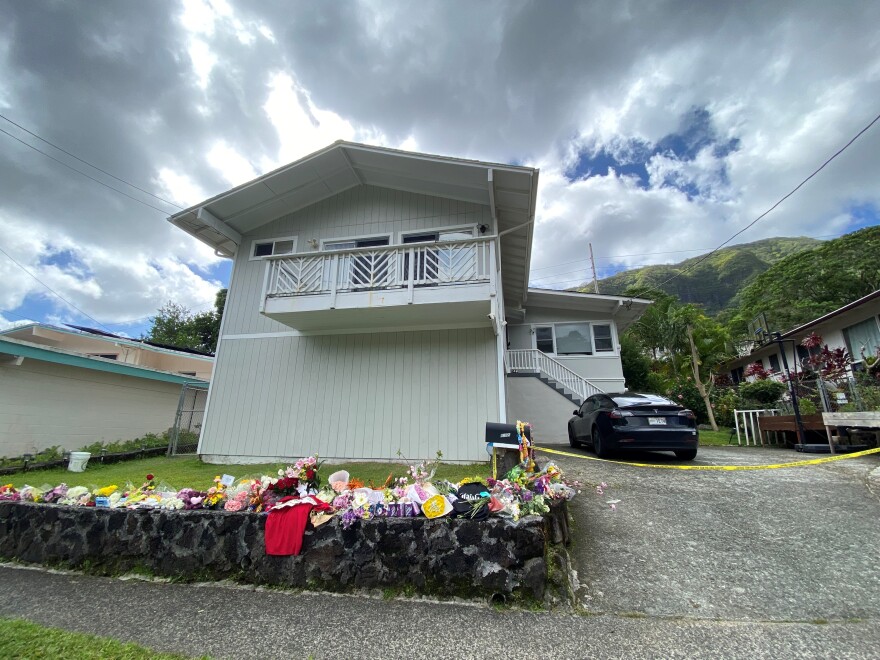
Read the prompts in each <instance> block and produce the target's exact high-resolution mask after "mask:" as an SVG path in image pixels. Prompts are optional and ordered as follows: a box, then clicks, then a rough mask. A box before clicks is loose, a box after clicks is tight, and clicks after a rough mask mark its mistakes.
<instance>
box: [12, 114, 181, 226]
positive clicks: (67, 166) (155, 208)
mask: <svg viewBox="0 0 880 660" xmlns="http://www.w3.org/2000/svg"><path fill="white" fill-rule="evenodd" d="M0 133H4V134H6V135H8V136H9V137H11V138H12V139H13V140H16V141H17V142H21V143H22V144H23V145H24V146H26V147H28V148H30V149H33V150H34V151H36V152H37V153H41V154H43V155H44V156H45V157H46V158H51V159H52V160H54V161H55V162H56V163H58V164H60V165H64V167H66V168H67V169H69V170H73V171H74V172H76V173H77V174H82V175H83V176H84V177H85V178H87V179H91V180H92V181H94V182H95V183H97V184H100V185H102V186H104V187H105V188H109V189H110V190H115V191H116V192H118V193H119V194H120V195H125V196H126V197H128V198H129V199H133V200H134V201H136V202H137V203H138V204H143V205H144V206H148V207H150V208H151V209H153V210H154V211H158V212H159V213H161V214H162V215H164V216H167V215H168V211H165V210H163V209H160V208H159V207H158V206H153V205H152V204H149V203H147V202H145V201H143V200H142V199H138V198H137V197H134V196H132V195H129V194H128V193H127V192H123V191H122V190H119V188H114V187H113V186H111V185H110V184H107V183H104V182H103V181H101V180H99V179H96V178H95V177H93V176H89V175H88V174H86V173H85V172H83V171H82V170H78V169H76V168H75V167H73V166H72V165H68V164H67V163H65V162H64V161H63V160H59V159H57V158H55V156H52V155H50V154H47V153H46V152H45V151H42V150H41V149H38V148H37V147H35V146H34V145H32V144H28V143H27V142H25V141H24V140H22V139H21V138H19V137H16V136H15V135H13V134H12V133H10V132H8V131H4V130H3V129H2V128H0ZM178 208H180V207H178Z"/></svg>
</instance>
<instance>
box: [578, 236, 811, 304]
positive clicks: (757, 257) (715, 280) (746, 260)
mask: <svg viewBox="0 0 880 660" xmlns="http://www.w3.org/2000/svg"><path fill="white" fill-rule="evenodd" d="M822 244H823V241H821V240H819V239H815V238H809V237H806V236H797V237H786V236H778V237H774V238H765V239H761V240H759V241H753V242H751V243H742V244H739V245H731V246H729V247H724V248H721V249H720V250H718V251H717V252H715V253H713V254H711V255H709V256H708V257H707V256H706V255H700V256H697V257H691V258H689V259H685V260H684V261H681V262H679V263H676V264H657V265H652V266H643V267H641V268H634V269H631V270H625V271H621V272H620V273H616V274H615V275H612V276H611V277H606V278H603V279H600V280H599V291H600V292H601V293H605V294H612V295H620V294H623V293H624V292H625V291H626V290H627V289H628V288H630V287H649V288H656V289H660V290H661V291H664V292H665V293H668V294H670V295H673V296H676V297H678V298H679V299H680V300H681V301H682V302H683V303H694V304H697V305H701V306H702V307H703V308H704V309H705V310H706V313H708V314H710V315H715V314H718V313H719V312H721V311H723V310H725V309H727V308H729V307H730V306H731V303H733V302H734V300H735V298H736V297H737V295H738V294H739V293H740V291H741V290H742V289H743V288H745V287H746V286H747V285H748V284H749V283H750V282H751V281H753V280H754V279H755V278H757V277H758V276H759V275H761V274H763V273H764V272H766V271H767V270H769V269H770V268H771V267H772V266H774V265H775V264H777V263H778V262H780V261H782V260H784V259H786V258H787V257H790V256H793V255H795V254H798V253H801V252H804V251H807V250H812V249H814V248H816V247H818V246H820V245H822ZM701 260H702V261H701ZM688 268H690V269H691V270H687V269H688ZM685 271H686V272H685ZM680 273H683V274H680ZM672 277H675V279H672V280H671V281H669V282H668V283H666V284H663V283H664V282H666V280H670V278H672ZM661 285H662V286H661ZM576 290H578V291H588V292H589V291H592V286H588V285H587V284H583V285H581V286H579V287H576Z"/></svg>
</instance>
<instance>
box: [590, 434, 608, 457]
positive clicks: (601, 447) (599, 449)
mask: <svg viewBox="0 0 880 660" xmlns="http://www.w3.org/2000/svg"><path fill="white" fill-rule="evenodd" d="M593 451H594V452H596V456H598V457H599V458H605V457H607V456H608V450H607V449H606V448H605V443H604V442H603V441H602V434H601V433H599V428H598V427H596V426H594V427H593Z"/></svg>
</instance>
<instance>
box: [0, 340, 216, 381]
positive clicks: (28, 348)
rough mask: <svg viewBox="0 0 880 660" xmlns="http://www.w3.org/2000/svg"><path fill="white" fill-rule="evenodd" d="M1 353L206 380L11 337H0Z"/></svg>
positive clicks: (112, 370)
mask: <svg viewBox="0 0 880 660" xmlns="http://www.w3.org/2000/svg"><path fill="white" fill-rule="evenodd" d="M0 354H6V355H13V356H16V357H23V358H25V359H30V360H40V361H42V362H52V363H54V364H63V365H66V366H69V367H79V368H81V369H91V370H93V371H104V372H107V373H111V374H119V375H122V376H131V377H133V378H145V379H147V380H159V381H163V382H166V383H178V384H180V385H183V384H185V383H207V382H208V381H206V380H204V379H202V378H195V377H194V376H182V375H180V374H173V373H171V372H169V371H159V370H158V369H150V368H149V367H140V366H137V365H134V364H126V363H124V362H117V361H116V360H107V359H105V358H100V357H92V356H87V355H79V354H78V353H70V352H68V351H63V350H61V349H58V348H51V347H49V346H41V345H40V344H33V343H31V342H27V341H21V340H20V339H11V338H9V337H0Z"/></svg>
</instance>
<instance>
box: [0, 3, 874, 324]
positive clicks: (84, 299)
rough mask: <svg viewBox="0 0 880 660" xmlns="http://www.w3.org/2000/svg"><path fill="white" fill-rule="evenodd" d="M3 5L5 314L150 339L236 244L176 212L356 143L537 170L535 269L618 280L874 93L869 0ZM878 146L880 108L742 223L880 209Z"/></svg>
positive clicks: (701, 237) (0, 170)
mask: <svg viewBox="0 0 880 660" xmlns="http://www.w3.org/2000/svg"><path fill="white" fill-rule="evenodd" d="M0 16H2V17H3V18H2V20H0V115H2V116H3V117H4V118H5V119H0V130H2V131H3V133H0V250H2V253H0V282H2V285H0V325H8V324H9V323H14V322H22V321H24V320H39V321H48V322H51V323H65V322H67V323H85V324H89V325H95V324H96V323H99V324H101V325H103V326H104V327H106V328H109V329H111V330H113V331H115V332H123V333H128V334H130V335H134V336H137V335H139V334H140V333H141V332H142V331H144V330H145V329H146V327H147V321H146V319H147V317H149V316H150V315H152V314H154V313H155V310H156V309H157V308H158V307H159V306H161V305H162V304H163V303H164V302H165V301H167V300H174V301H176V302H178V303H181V304H183V305H185V306H187V307H189V308H190V309H192V310H202V309H208V308H210V307H211V305H212V302H213V298H214V293H215V291H216V290H217V288H218V287H220V286H221V285H223V284H225V282H226V281H227V279H228V276H229V266H230V264H229V262H228V261H227V260H221V259H218V258H217V257H215V256H214V255H213V253H212V251H211V250H210V249H208V248H207V247H205V246H203V245H201V244H200V243H198V242H196V241H195V240H194V239H191V238H190V237H189V236H187V235H186V234H184V233H183V232H181V231H179V230H177V229H175V228H174V227H172V226H171V225H170V224H169V223H168V222H166V219H165V218H166V217H167V216H168V215H169V214H171V213H173V212H174V211H175V210H176V209H177V207H179V206H188V205H191V204H194V203H197V202H199V201H201V200H202V199H204V198H206V197H208V196H211V195H214V194H216V193H219V192H222V191H223V190H226V189H228V188H230V187H231V186H233V185H236V184H239V183H241V182H243V181H246V180H248V179H250V178H253V177H255V176H257V175H259V174H261V173H263V172H266V171H268V170H270V169H272V168H275V167H277V166H279V165H282V164H284V163H287V162H290V161H292V160H295V159H297V158H299V157H300V156H303V155H305V154H307V153H310V152H312V151H314V150H316V149H318V148H321V147H323V146H326V145H327V144H329V143H330V142H332V141H334V140H337V139H346V140H355V141H360V142H367V143H371V144H378V145H385V146H391V147H401V148H405V149H414V150H418V151H424V152H429V153H439V154H445V155H452V156H462V157H468V158H478V159H486V160H492V161H502V162H509V163H517V164H528V165H533V166H537V167H540V168H541V176H540V188H539V201H538V207H539V208H538V218H537V220H538V222H537V226H536V240H535V250H534V256H533V262H532V269H533V275H532V281H533V284H535V285H538V286H546V287H554V288H555V287H568V286H572V285H574V284H577V283H579V282H583V281H585V280H586V279H588V276H587V270H588V268H589V262H588V260H587V258H586V257H587V253H588V252H587V250H588V244H589V243H590V242H592V244H593V249H594V252H595V254H596V258H597V265H598V267H599V269H600V277H601V276H603V275H609V274H611V273H613V272H615V271H617V270H620V269H622V268H627V267H633V266H637V265H642V264H648V263H663V262H667V263H669V262H675V261H679V260H681V259H683V258H686V257H689V256H695V255H697V254H699V253H700V252H705V251H707V250H708V249H710V248H712V247H714V246H715V245H717V244H718V243H720V242H722V241H724V240H725V239H727V238H728V237H729V236H730V235H731V234H733V233H734V232H735V231H737V230H738V229H740V228H742V227H743V226H745V225H746V224H748V223H749V222H750V221H751V220H753V219H754V218H755V217H757V216H758V215H759V214H760V213H761V212H763V211H764V210H765V209H766V208H768V207H769V206H771V205H772V204H773V203H774V202H775V201H776V200H777V199H779V198H780V197H781V196H782V195H784V194H785V193H786V192H788V191H789V190H791V188H793V187H794V186H795V185H796V184H797V183H798V182H800V181H801V179H803V178H804V177H805V176H806V175H807V174H809V173H810V172H811V171H812V170H813V169H815V167H817V166H818V165H819V164H820V163H821V162H822V161H824V160H825V159H826V158H827V157H828V156H830V155H831V154H832V153H834V152H835V151H836V150H837V149H838V148H839V147H840V146H842V145H843V144H845V143H846V142H847V141H848V140H849V139H850V138H851V137H852V136H853V135H855V134H856V133H857V132H858V131H859V130H860V129H861V128H863V127H864V126H865V125H866V124H867V123H868V122H870V120H871V119H873V118H874V117H875V116H876V115H877V114H878V113H880V30H878V29H877V26H878V25H880V3H876V2H848V1H846V0H843V1H841V2H834V3H832V2H827V1H824V0H823V1H820V2H806V1H799V2H736V3H733V2H730V3H722V2H673V1H659V0H655V1H651V2H647V1H643V2H627V1H615V2H611V1H607V2H581V3H575V2H564V1H561V0H560V1H556V2H479V3H475V2H459V1H454V0H453V1H448V0H447V1H443V2H431V1H420V2H392V1H387V0H383V1H382V2H334V1H327V2H291V1H284V2H266V1H261V2H231V1H229V2H227V0H192V1H183V2H172V1H170V0H169V1H161V2H160V1H156V2H136V1H134V0H128V1H123V0H113V1H109V2H108V1H100V0H90V1H85V0H83V1H81V2H60V1H57V2H50V1H46V0H31V1H28V0H0ZM11 122H14V124H13V123H11ZM16 124H17V126H16ZM28 131H29V132H28ZM37 136H39V137H37ZM16 138H17V139H16ZM39 138H42V139H43V140H46V141H48V142H51V143H52V144H54V145H57V146H58V147H60V148H62V149H63V150H65V151H67V152H69V153H68V154H65V153H64V152H62V151H59V150H58V149H56V148H54V147H53V146H51V145H49V144H47V143H46V142H44V141H41V140H40V139H39ZM23 143H26V144H27V145H31V146H32V147H36V148H37V149H40V150H41V151H43V152H45V154H47V155H48V156H51V157H52V158H54V159H56V160H52V159H50V158H49V157H48V156H47V155H43V154H40V153H37V152H36V151H34V150H33V149H32V148H30V147H28V146H26V145H25V144H23ZM878 154H880V123H878V124H877V125H875V127H874V128H873V129H872V130H870V131H868V132H867V133H866V134H865V135H864V136H863V137H862V138H861V139H860V140H858V141H857V142H856V143H855V144H854V145H853V146H852V147H850V149H848V150H847V151H846V152H845V153H844V154H843V155H842V156H841V157H840V158H838V159H837V160H836V161H835V162H834V163H833V164H832V165H830V166H829V167H828V168H827V169H826V170H825V171H824V172H822V173H821V174H820V175H819V176H817V177H816V178H815V179H814V180H813V181H812V182H811V183H810V184H808V185H807V186H806V187H804V188H803V189H802V190H801V191H799V192H798V193H797V194H796V195H795V196H794V197H792V198H791V199H790V200H788V201H787V202H786V203H785V204H784V205H783V206H781V207H780V208H779V209H777V210H776V211H774V212H773V213H772V214H771V215H770V216H768V217H767V218H766V219H765V220H763V221H761V222H760V223H758V224H757V225H756V226H755V227H754V228H752V229H750V230H749V231H748V232H746V233H745V234H743V235H742V236H741V237H740V238H738V239H737V242H749V241H753V240H757V239H760V238H766V237H769V236H814V237H822V238H830V237H833V236H838V235H840V234H842V233H846V232H849V231H852V230H854V229H857V228H859V227H863V226H867V225H873V224H876V223H877V222H878V218H880V211H878V208H880V185H878V181H880V165H878V158H880V157H878ZM76 158H79V159H83V160H85V161H87V162H88V163H91V164H92V165H95V166H97V167H98V168H100V169H101V170H104V172H101V171H99V170H96V169H93V168H91V167H89V166H88V165H86V164H84V163H82V162H80V161H78V160H76ZM57 161H61V163H65V164H67V165H69V166H70V167H74V168H76V169H79V170H81V171H82V172H84V173H86V174H88V176H90V177H92V178H93V179H98V180H99V181H101V182H102V183H104V184H107V185H109V186H112V187H114V188H117V189H118V190H119V191H121V192H116V191H113V190H110V189H108V188H107V187H105V186H102V185H99V184H98V183H96V182H94V181H92V180H90V179H88V178H86V177H84V176H82V175H81V174H78V173H76V172H74V171H72V170H71V169H68V168H67V167H65V166H64V165H62V164H61V163H59V162H57ZM114 177H118V179H122V180H123V181H125V182H128V183H131V184H134V185H135V186H137V187H138V188H140V189H142V190H138V189H136V188H132V187H130V186H129V185H127V184H126V183H123V182H121V181H119V180H118V179H117V178H114ZM121 193H125V195H128V196H125V195H123V194H121ZM151 194H152V195H155V197H154V196H151ZM131 198H135V199H137V200H140V202H143V203H139V202H137V201H134V200H133V199H131ZM150 207H154V208H150ZM13 260H14V261H13ZM15 262H18V264H19V265H16V263H15ZM26 271H27V272H26ZM28 273H30V274H28ZM38 280H39V281H38ZM41 283H42V284H41ZM44 285H47V286H48V287H50V288H51V289H52V290H54V291H55V292H57V293H58V294H59V295H60V296H61V297H62V298H64V299H65V300H66V301H67V302H64V301H62V300H61V299H59V298H58V297H57V296H55V295H53V294H52V293H50V292H49V291H48V289H47V286H44ZM77 308H78V310H79V311H78V310H77Z"/></svg>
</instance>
